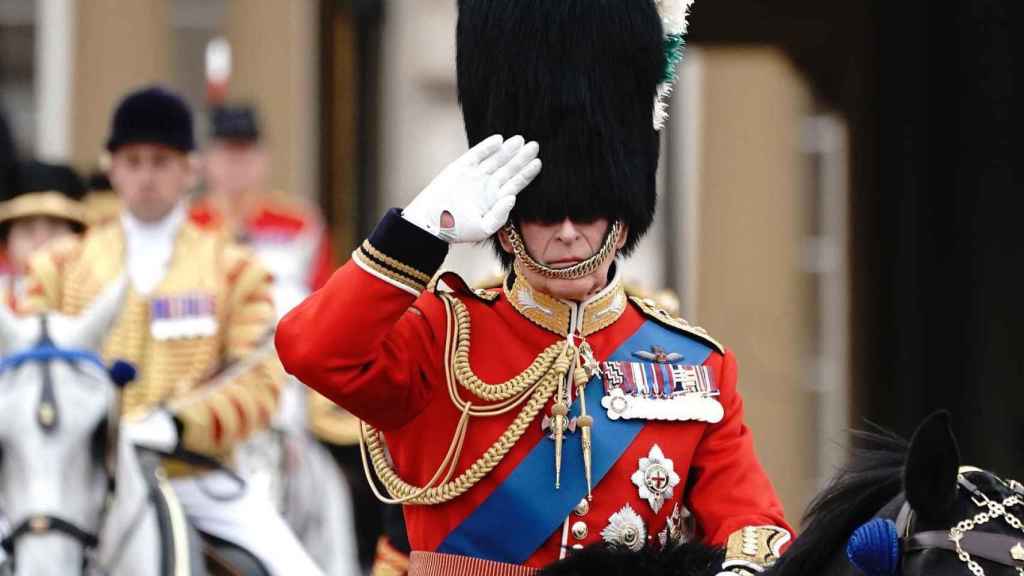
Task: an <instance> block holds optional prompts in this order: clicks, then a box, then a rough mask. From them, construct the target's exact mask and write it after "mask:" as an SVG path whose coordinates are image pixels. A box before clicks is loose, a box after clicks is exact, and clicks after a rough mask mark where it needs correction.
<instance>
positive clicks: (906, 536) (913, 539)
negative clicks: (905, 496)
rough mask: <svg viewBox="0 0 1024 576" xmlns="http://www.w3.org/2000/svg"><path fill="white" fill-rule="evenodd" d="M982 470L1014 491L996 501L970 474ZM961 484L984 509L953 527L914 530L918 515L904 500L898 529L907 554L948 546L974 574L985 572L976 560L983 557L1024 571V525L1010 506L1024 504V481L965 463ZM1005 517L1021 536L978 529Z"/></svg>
mask: <svg viewBox="0 0 1024 576" xmlns="http://www.w3.org/2000/svg"><path fill="white" fill-rule="evenodd" d="M968 473H981V474H986V475H987V476H989V477H991V478H993V479H995V480H997V481H998V482H999V483H1000V484H1002V485H1003V486H1006V487H1007V488H1009V489H1010V491H1011V494H1010V496H1007V497H1006V498H1004V499H1002V500H1000V501H996V500H992V499H991V498H989V497H988V496H987V495H986V494H985V493H984V492H983V491H982V490H981V489H980V488H978V486H977V485H976V484H974V483H973V482H971V481H970V480H969V479H968V478H967V476H966V474H968ZM957 484H958V485H959V486H960V487H961V488H963V489H964V490H966V491H967V492H968V493H970V495H971V500H972V501H973V502H974V504H975V506H977V507H978V508H980V509H981V512H979V513H977V514H975V515H974V516H973V517H970V518H967V519H964V520H961V521H960V522H958V523H957V524H956V525H955V526H953V527H952V528H950V529H949V530H929V531H925V532H918V533H916V534H914V533H912V531H913V526H914V520H915V515H914V511H913V509H912V508H911V506H910V503H909V502H904V503H903V506H902V507H901V508H900V512H899V514H898V515H897V517H896V530H897V534H898V535H899V538H900V542H901V543H902V546H901V549H902V551H903V554H904V555H907V554H910V553H920V552H925V551H927V550H945V551H948V552H952V553H954V554H956V556H957V558H959V559H960V561H962V562H963V563H965V564H966V565H967V567H968V569H969V570H970V571H971V573H972V574H973V575H974V576H985V570H984V568H982V567H981V565H979V564H978V563H977V561H976V560H975V558H983V559H985V560H988V561H990V562H994V563H996V564H1000V565H1002V566H1006V567H1009V568H1015V569H1016V570H1017V573H1018V574H1020V575H1024V525H1022V523H1021V521H1020V519H1019V518H1017V516H1015V515H1014V514H1013V513H1012V512H1011V511H1010V509H1011V508H1013V507H1016V506H1021V505H1024V485H1021V483H1019V482H1017V481H1016V480H1010V481H1004V480H1003V479H1002V478H999V477H998V476H996V475H995V474H992V473H991V472H987V471H985V470H981V469H979V468H974V467H969V466H965V467H962V468H961V469H960V472H959V474H958V475H957ZM999 518H1002V519H1004V520H1005V521H1006V523H1007V524H1009V525H1010V526H1011V527H1012V528H1015V529H1017V530H1019V531H1020V532H1021V536H1020V537H1013V536H1010V535H1008V534H994V533H991V532H975V531H974V529H975V528H976V527H978V526H981V525H983V524H986V523H988V522H990V521H992V520H996V519H999Z"/></svg>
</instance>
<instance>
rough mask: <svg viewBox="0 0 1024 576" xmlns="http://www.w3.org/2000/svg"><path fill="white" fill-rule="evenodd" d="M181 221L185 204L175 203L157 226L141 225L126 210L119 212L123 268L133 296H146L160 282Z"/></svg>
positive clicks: (152, 224) (167, 264)
mask: <svg viewBox="0 0 1024 576" xmlns="http://www.w3.org/2000/svg"><path fill="white" fill-rule="evenodd" d="M185 218H186V210H185V202H179V203H178V205H177V206H175V207H174V209H173V210H171V212H170V213H169V214H167V216H164V217H163V218H162V219H161V220H159V221H158V222H142V221H141V220H139V219H138V218H135V217H134V216H132V215H131V214H129V213H128V211H127V210H125V211H123V212H121V227H122V228H123V229H124V236H125V267H126V268H127V270H128V277H129V278H130V279H131V281H132V287H133V288H134V289H135V291H136V292H139V293H140V294H149V293H150V292H152V291H153V290H154V289H155V288H156V287H157V285H159V284H160V282H161V281H162V280H163V279H164V276H165V275H166V274H167V269H168V268H169V267H170V263H171V256H172V255H173V253H174V239H175V238H176V237H177V235H178V231H179V230H181V226H182V224H184V222H185Z"/></svg>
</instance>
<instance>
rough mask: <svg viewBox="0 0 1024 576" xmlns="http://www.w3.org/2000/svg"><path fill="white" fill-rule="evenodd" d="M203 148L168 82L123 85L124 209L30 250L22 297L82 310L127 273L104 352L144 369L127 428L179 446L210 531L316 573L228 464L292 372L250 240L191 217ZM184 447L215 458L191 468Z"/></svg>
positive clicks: (136, 437) (130, 392) (120, 167)
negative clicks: (277, 348)
mask: <svg viewBox="0 0 1024 576" xmlns="http://www.w3.org/2000/svg"><path fill="white" fill-rule="evenodd" d="M194 149H195V140H194V136H193V129H192V113H191V110H190V109H189V107H188V105H187V104H186V103H185V101H184V100H182V99H181V98H180V97H179V96H178V95H176V94H174V93H172V92H170V91H168V90H166V89H163V88H160V87H150V88H145V89H142V90H139V91H136V92H132V93H131V94H129V95H127V96H126V97H125V98H124V99H123V100H122V101H121V102H120V104H119V105H118V106H117V109H116V110H115V112H114V114H113V118H112V122H111V129H110V135H109V139H108V140H107V150H108V151H109V152H110V154H111V164H110V172H109V176H110V181H111V183H112V184H113V188H114V190H116V192H117V194H118V196H119V197H120V199H121V203H122V206H123V210H122V212H121V214H120V217H119V218H118V220H117V221H115V222H113V223H111V224H109V225H107V226H102V227H99V228H96V229H93V230H90V232H89V233H88V234H87V235H86V236H85V237H84V238H83V239H81V240H72V239H68V240H67V241H62V242H58V243H54V245H52V246H51V247H49V248H48V249H47V250H46V251H44V252H42V253H40V254H38V255H37V256H36V257H35V258H33V260H32V262H31V264H30V267H29V275H30V278H29V285H28V290H27V292H28V297H27V300H28V301H27V305H26V308H27V309H30V310H40V311H41V310H56V311H59V312H62V313H65V314H78V313H80V312H81V311H82V310H83V309H84V308H85V307H87V306H88V305H89V303H90V302H92V301H93V300H94V299H95V298H96V297H97V295H98V294H99V293H100V292H101V291H102V290H103V288H104V287H105V286H108V285H110V284H111V283H113V282H115V281H117V280H118V279H119V278H121V277H123V276H124V275H127V279H128V282H129V290H128V291H127V295H126V297H125V301H124V302H123V304H122V307H123V308H122V311H121V314H120V316H119V318H118V321H117V323H116V324H115V326H114V328H113V329H112V330H111V333H110V334H109V335H108V337H107V341H106V343H105V345H104V349H103V355H104V357H105V358H108V359H111V358H118V359H123V360H127V361H129V362H132V363H134V364H135V365H136V366H137V368H138V378H137V380H136V381H135V383H134V384H133V385H132V386H130V387H129V388H127V389H126V390H125V392H124V397H123V410H124V413H125V418H126V422H125V424H124V426H123V428H122V433H123V434H125V435H126V437H128V438H129V439H130V440H131V441H132V442H134V443H135V444H136V445H137V446H139V447H142V448H147V449H150V450H153V451H156V452H158V453H161V454H165V455H169V456H172V457H175V456H177V457H180V458H179V460H173V459H169V460H166V461H165V464H164V466H165V468H166V470H167V474H168V476H169V477H170V479H171V484H172V486H173V487H174V490H175V492H176V494H177V497H178V499H179V500H180V502H181V504H182V505H183V506H184V508H185V510H186V512H187V514H188V517H189V519H190V521H191V522H192V523H193V524H194V525H195V526H196V528H198V529H199V530H200V531H201V532H203V533H204V534H206V535H207V536H209V537H212V538H213V539H214V540H220V541H226V542H229V543H232V544H234V545H236V546H238V547H240V548H242V549H244V550H247V551H248V552H249V553H251V554H252V555H253V556H255V557H256V558H258V559H259V560H260V562H262V563H263V564H264V566H266V568H267V569H268V570H269V571H270V573H272V574H275V575H283V574H289V575H291V574H298V575H307V574H311V575H316V574H320V573H321V572H320V570H319V569H318V568H317V567H316V565H315V564H314V563H313V561H312V560H311V559H310V558H309V556H308V555H307V554H306V552H305V551H304V550H303V549H302V547H301V545H300V544H299V542H298V541H297V540H296V538H295V537H294V535H293V534H292V532H291V531H290V530H289V528H288V527H287V525H286V524H285V522H284V520H283V519H282V518H281V517H280V515H279V514H278V513H277V512H276V510H275V509H274V507H273V505H272V503H271V501H270V500H269V498H268V497H267V496H266V495H265V494H262V493H260V492H259V491H256V490H252V489H250V488H249V487H248V486H246V485H245V484H244V483H243V482H240V481H239V479H238V478H237V476H235V475H233V474H231V473H230V472H229V471H228V469H227V468H226V467H227V466H230V465H231V462H232V460H233V456H234V452H235V447H236V446H238V445H239V444H240V443H241V442H244V441H245V440H246V439H247V438H248V437H249V436H250V435H251V434H252V433H253V432H256V431H258V430H261V429H265V428H266V427H267V426H268V425H269V423H270V418H271V416H272V415H273V414H274V412H275V411H276V409H277V403H278V397H279V394H280V387H281V383H282V381H283V378H282V377H281V374H280V373H279V368H278V367H277V365H276V359H274V358H273V355H272V354H268V353H267V352H266V351H267V349H268V347H267V346H266V341H267V338H268V335H269V334H271V333H272V331H273V326H274V322H275V320H276V315H275V312H274V305H273V298H272V296H271V292H270V291H271V277H270V275H269V274H268V273H267V272H266V270H265V269H264V268H263V267H262V266H261V265H260V264H259V263H258V262H257V261H256V259H255V258H254V257H253V256H252V255H251V254H250V253H249V252H248V251H247V250H245V249H244V248H241V247H239V246H237V245H235V244H234V243H232V242H228V241H226V240H225V239H224V238H223V237H222V236H220V235H216V234H211V233H208V232H205V231H203V230H201V229H200V228H198V227H197V226H195V225H194V224H192V223H191V222H190V221H189V220H188V217H187V205H186V197H187V195H188V193H189V191H190V190H191V189H192V188H193V186H194V185H195V183H196V180H197V177H198V174H197V172H198V170H197V161H196V159H195V158H194V157H193V155H192V153H193V151H194ZM188 456H195V457H199V458H202V459H203V461H207V462H210V461H213V462H218V463H220V466H219V467H217V468H214V469H213V470H212V471H211V470H210V469H208V468H198V467H195V466H191V465H188V464H185V463H183V462H184V461H185V460H186V458H185V457H188Z"/></svg>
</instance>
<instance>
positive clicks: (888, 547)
mask: <svg viewBox="0 0 1024 576" xmlns="http://www.w3.org/2000/svg"><path fill="white" fill-rule="evenodd" d="M854 437H855V439H856V440H857V441H858V445H859V447H858V448H856V449H855V450H854V452H853V454H852V455H851V456H852V458H851V460H850V464H849V465H847V466H846V467H845V468H843V469H842V470H840V471H839V473H838V474H837V475H836V476H835V478H834V479H833V480H832V482H831V483H830V484H829V486H828V487H827V488H826V489H825V490H824V491H823V492H822V493H821V494H819V495H818V496H817V497H816V498H815V499H814V501H813V502H812V503H811V505H810V507H809V508H808V511H807V514H806V515H805V517H804V531H803V535H802V536H800V537H799V538H797V539H796V540H795V541H794V542H793V545H792V546H791V547H790V548H789V550H788V551H787V552H786V554H785V555H783V557H782V558H781V559H780V560H779V562H778V563H777V564H776V565H775V566H774V567H773V568H771V569H770V570H769V571H768V573H767V574H766V576H768V575H771V576H847V575H848V576H858V575H867V576H947V575H948V576H955V575H973V576H983V575H987V576H1008V575H1016V576H1021V575H1024V526H1022V525H1021V522H1020V520H1019V519H1020V518H1021V517H1024V486H1021V485H1020V484H1019V483H1017V482H1015V481H1012V480H1011V481H1004V480H1003V479H1001V478H999V477H998V476H996V475H994V474H992V473H990V472H987V471H984V470H980V469H977V468H970V467H961V465H960V453H959V449H958V448H957V444H956V439H955V438H954V437H953V433H952V431H951V429H950V421H949V415H948V414H947V413H945V412H939V413H936V414H933V415H932V416H930V417H929V418H927V419H926V420H925V421H924V422H923V423H922V424H921V426H919V427H918V429H917V431H916V432H915V433H914V436H913V438H912V440H911V441H910V442H909V443H908V442H907V441H906V440H904V439H902V438H900V437H898V436H896V435H894V434H892V433H890V432H887V431H885V430H882V429H875V430H874V431H871V432H865V431H861V432H855V433H854ZM721 559H722V555H721V552H720V551H716V550H712V549H708V548H704V547H702V546H700V545H694V544H691V545H685V546H684V547H681V548H678V549H675V550H670V551H666V552H657V551H651V550H646V551H643V552H640V553H628V552H622V551H615V550H608V549H605V548H603V547H596V548H591V549H587V550H584V551H581V552H580V553H578V554H575V555H573V556H571V557H569V558H567V559H565V560H563V561H561V562H558V563H556V564H554V565H552V566H549V567H548V568H547V569H545V571H543V572H542V574H543V575H544V576H575V575H581V576H582V575H584V574H610V575H618V574H623V575H625V574H630V575H636V576H713V575H715V574H717V573H718V571H719V568H718V566H720V565H721Z"/></svg>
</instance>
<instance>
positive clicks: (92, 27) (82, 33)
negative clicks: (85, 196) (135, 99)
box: [42, 0, 171, 169]
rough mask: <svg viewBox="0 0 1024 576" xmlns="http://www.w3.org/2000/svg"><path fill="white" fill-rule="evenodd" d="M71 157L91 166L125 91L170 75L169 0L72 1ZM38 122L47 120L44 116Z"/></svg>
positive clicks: (164, 78)
mask: <svg viewBox="0 0 1024 576" xmlns="http://www.w3.org/2000/svg"><path fill="white" fill-rule="evenodd" d="M75 4H76V6H75V10H74V13H75V24H76V26H75V31H74V34H73V37H74V47H75V51H74V54H73V62H74V66H73V71H72V87H73V88H72V90H71V95H72V96H71V102H70V109H71V122H70V127H71V139H70V141H71V144H72V145H71V157H70V159H71V161H72V162H73V163H74V164H75V166H77V167H78V168H81V169H89V168H92V167H94V166H95V165H96V162H97V159H98V157H99V154H100V153H101V151H102V150H103V148H104V145H105V144H106V138H107V131H108V130H109V125H110V115H111V114H112V113H113V110H114V107H115V106H116V105H117V102H118V101H119V100H120V99H121V97H122V96H124V94H125V93H126V92H128V91H130V90H132V89H134V88H137V87H139V86H142V85H145V84H148V83H152V82H168V81H169V78H170V76H171V64H170V45H171V27H170V23H169V20H168V0H79V1H77V2H75ZM42 121H44V122H45V121H46V120H45V119H44V120H42Z"/></svg>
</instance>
